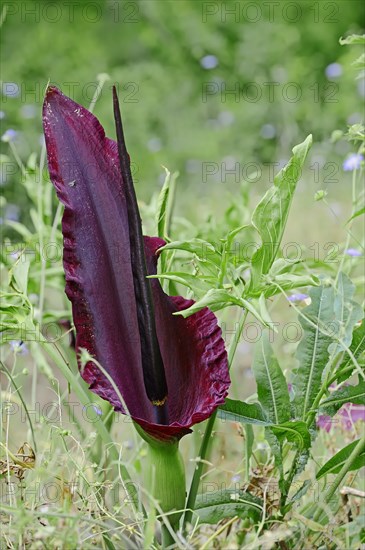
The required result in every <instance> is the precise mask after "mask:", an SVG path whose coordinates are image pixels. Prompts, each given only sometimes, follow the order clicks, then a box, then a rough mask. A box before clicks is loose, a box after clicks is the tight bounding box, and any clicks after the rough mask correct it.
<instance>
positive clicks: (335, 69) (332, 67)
mask: <svg viewBox="0 0 365 550" xmlns="http://www.w3.org/2000/svg"><path fill="white" fill-rule="evenodd" d="M325 73H326V77H327V78H338V77H339V76H341V75H342V65H340V64H339V63H330V64H329V65H327V67H326V70H325Z"/></svg>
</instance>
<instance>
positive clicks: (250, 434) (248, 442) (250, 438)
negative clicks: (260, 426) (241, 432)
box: [244, 424, 255, 481]
mask: <svg viewBox="0 0 365 550" xmlns="http://www.w3.org/2000/svg"><path fill="white" fill-rule="evenodd" d="M244 429H245V465H246V466H245V477H246V480H247V481H248V480H249V478H250V461H251V456H252V450H253V444H254V441H255V434H254V431H253V427H252V425H251V424H245V425H244Z"/></svg>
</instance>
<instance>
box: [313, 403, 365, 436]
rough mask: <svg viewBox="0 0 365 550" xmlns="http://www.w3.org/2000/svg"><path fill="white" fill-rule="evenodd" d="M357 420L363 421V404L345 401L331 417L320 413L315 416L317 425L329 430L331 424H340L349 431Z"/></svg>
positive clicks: (364, 417) (364, 411)
mask: <svg viewBox="0 0 365 550" xmlns="http://www.w3.org/2000/svg"><path fill="white" fill-rule="evenodd" d="M358 420H362V421H363V422H365V406H364V405H354V404H353V403H345V404H344V405H342V407H341V409H340V410H339V411H338V413H337V414H336V415H335V416H334V417H333V418H332V417H331V416H328V415H325V414H321V415H320V416H319V417H318V418H317V427H318V428H320V429H322V430H325V431H326V432H329V431H330V430H331V427H332V425H334V424H340V425H341V427H342V428H343V429H345V430H347V431H349V430H351V429H352V427H353V425H354V423H355V422H357V421H358Z"/></svg>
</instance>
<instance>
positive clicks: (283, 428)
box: [271, 420, 311, 450]
mask: <svg viewBox="0 0 365 550" xmlns="http://www.w3.org/2000/svg"><path fill="white" fill-rule="evenodd" d="M271 430H272V432H273V433H274V434H275V435H276V437H277V438H278V440H279V441H280V442H282V440H283V439H284V438H285V439H287V440H288V441H290V442H291V443H294V444H295V445H296V446H297V447H298V448H299V450H302V449H309V448H310V446H311V436H310V433H309V430H308V427H307V424H306V423H305V422H302V421H301V420H299V421H295V422H284V423H282V424H280V425H278V426H273V427H272V428H271Z"/></svg>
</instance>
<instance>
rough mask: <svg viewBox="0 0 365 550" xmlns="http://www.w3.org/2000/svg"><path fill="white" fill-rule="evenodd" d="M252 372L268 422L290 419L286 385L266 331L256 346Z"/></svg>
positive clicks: (276, 422)
mask: <svg viewBox="0 0 365 550" xmlns="http://www.w3.org/2000/svg"><path fill="white" fill-rule="evenodd" d="M252 370H253V373H254V375H255V379H256V384H257V393H258V398H259V401H260V404H261V406H262V408H263V410H264V413H265V415H266V417H267V418H268V420H270V421H271V422H272V423H273V424H281V423H282V422H286V421H287V420H289V418H290V399H289V391H288V385H287V382H286V380H285V376H284V374H283V372H282V370H281V368H280V365H279V363H278V361H277V360H276V358H275V357H274V355H273V351H272V349H271V346H270V343H269V336H268V331H264V332H263V334H262V337H261V339H260V341H259V342H258V343H257V344H256V347H255V354H254V359H253V365H252Z"/></svg>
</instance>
